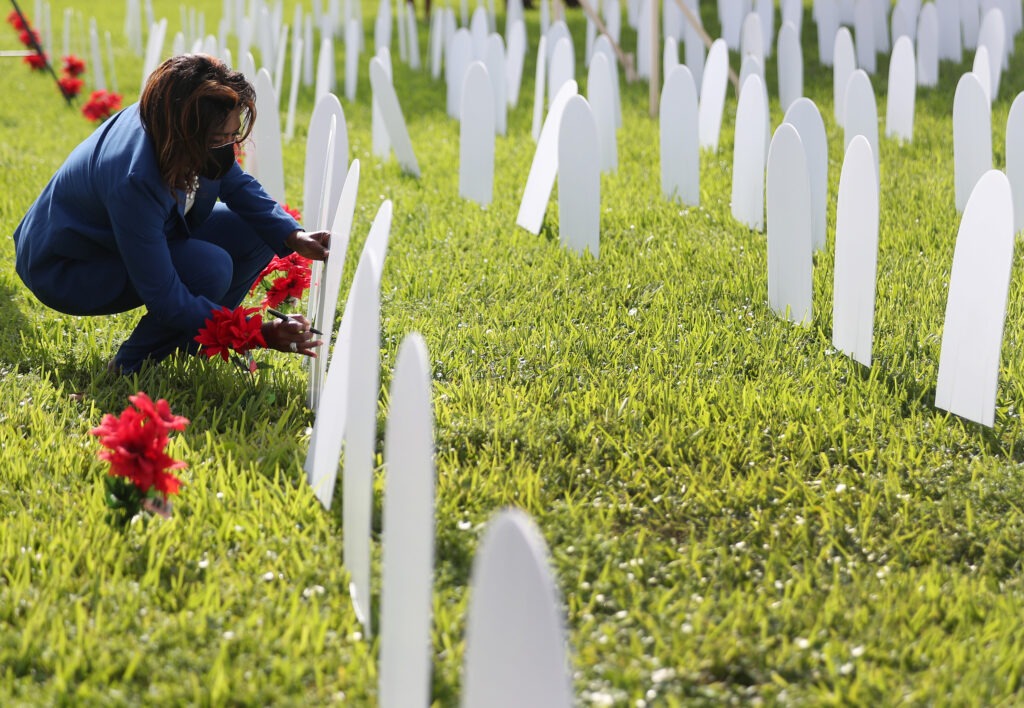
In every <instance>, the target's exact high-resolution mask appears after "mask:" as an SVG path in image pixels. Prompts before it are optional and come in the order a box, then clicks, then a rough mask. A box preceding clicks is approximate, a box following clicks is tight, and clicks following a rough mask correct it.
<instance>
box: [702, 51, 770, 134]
mask: <svg viewBox="0 0 1024 708" xmlns="http://www.w3.org/2000/svg"><path fill="white" fill-rule="evenodd" d="M728 75H729V51H728V47H726V45H725V41H724V40H722V39H721V38H719V39H716V40H715V41H714V42H712V44H711V49H710V50H709V51H708V60H707V63H706V64H705V65H704V78H703V80H702V81H701V85H700V111H699V113H700V115H699V121H700V146H701V147H702V148H710V149H711V151H712V152H718V135H719V133H720V132H721V129H722V108H723V106H724V105H725V89H726V82H727V81H728ZM761 152H762V154H763V152H764V151H763V150H762V151H761Z"/></svg>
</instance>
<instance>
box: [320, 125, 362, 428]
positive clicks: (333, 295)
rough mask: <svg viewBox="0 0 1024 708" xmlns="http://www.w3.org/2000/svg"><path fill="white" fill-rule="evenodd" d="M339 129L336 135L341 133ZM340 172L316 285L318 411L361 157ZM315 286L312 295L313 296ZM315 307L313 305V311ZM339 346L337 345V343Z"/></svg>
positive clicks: (336, 176) (334, 176) (334, 179)
mask: <svg viewBox="0 0 1024 708" xmlns="http://www.w3.org/2000/svg"><path fill="white" fill-rule="evenodd" d="M338 134H339V133H338V131H336V136H337V135H338ZM340 177H341V171H340V170H339V171H336V172H334V171H332V178H331V185H332V186H333V185H334V184H335V183H336V182H342V183H343V184H344V187H342V190H341V197H340V198H339V199H338V202H337V204H338V207H337V210H336V211H335V213H334V220H333V222H332V224H331V257H330V258H328V259H327V262H326V263H325V264H323V268H322V270H321V274H320V286H319V287H318V288H317V297H318V298H319V302H318V303H316V307H315V312H316V321H315V323H314V324H315V325H316V326H318V327H319V328H320V330H321V331H322V332H323V333H324V334H323V341H324V346H323V347H322V348H321V350H320V355H319V356H318V357H317V358H316V359H315V360H314V361H313V362H312V364H311V369H310V377H309V407H310V409H312V410H314V411H316V410H319V408H320V395H321V392H322V389H323V386H324V383H325V382H326V381H327V368H328V365H329V364H330V360H331V358H332V356H333V354H332V350H331V340H332V337H333V333H334V315H335V311H336V309H337V306H338V291H339V290H340V289H341V276H342V273H343V272H344V269H345V256H346V254H347V253H348V243H349V240H350V239H351V235H352V219H353V217H354V216H355V210H356V194H357V193H358V191H359V160H353V161H352V165H351V166H350V167H349V169H348V175H347V176H346V177H345V179H344V180H343V181H342V180H341V179H339V178H340ZM312 294H313V293H312V289H311V291H310V296H311V297H312ZM312 309H314V308H311V310H312ZM336 346H337V345H336Z"/></svg>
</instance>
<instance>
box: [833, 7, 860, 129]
mask: <svg viewBox="0 0 1024 708" xmlns="http://www.w3.org/2000/svg"><path fill="white" fill-rule="evenodd" d="M856 69H857V59H856V56H855V55H854V51H853V37H851V36H850V30H848V29H846V28H845V27H840V28H839V31H838V32H836V41H835V48H834V51H833V54H832V105H833V108H834V109H835V119H836V123H837V124H838V125H839V126H840V127H841V126H842V125H843V120H844V119H845V117H846V85H847V84H848V83H849V82H850V76H851V75H852V74H853V72H854V71H855V70H856Z"/></svg>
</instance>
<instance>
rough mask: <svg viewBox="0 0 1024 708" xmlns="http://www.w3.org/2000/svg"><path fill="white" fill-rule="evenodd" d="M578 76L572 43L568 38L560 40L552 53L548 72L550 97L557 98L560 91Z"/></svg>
mask: <svg viewBox="0 0 1024 708" xmlns="http://www.w3.org/2000/svg"><path fill="white" fill-rule="evenodd" d="M575 76H576V60H575V59H574V58H573V49H572V41H570V40H569V39H568V38H567V37H563V38H562V39H560V40H558V44H557V45H556V46H555V49H554V51H553V52H551V67H550V69H549V70H548V86H549V88H548V96H557V95H558V90H559V89H560V88H562V85H563V84H565V83H566V82H567V81H572V80H573V79H574V78H575Z"/></svg>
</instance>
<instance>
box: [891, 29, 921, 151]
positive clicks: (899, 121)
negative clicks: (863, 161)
mask: <svg viewBox="0 0 1024 708" xmlns="http://www.w3.org/2000/svg"><path fill="white" fill-rule="evenodd" d="M915 67H916V64H915V62H914V45H913V44H911V43H910V37H907V36H905V35H904V36H902V37H900V38H899V39H897V40H896V45H895V46H894V47H893V49H892V56H891V57H890V58H889V97H888V99H887V100H886V102H885V135H886V137H890V138H896V139H897V140H901V141H903V142H908V143H909V142H910V141H911V140H913V139H914V101H915V94H916V92H917V75H916V72H915Z"/></svg>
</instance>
